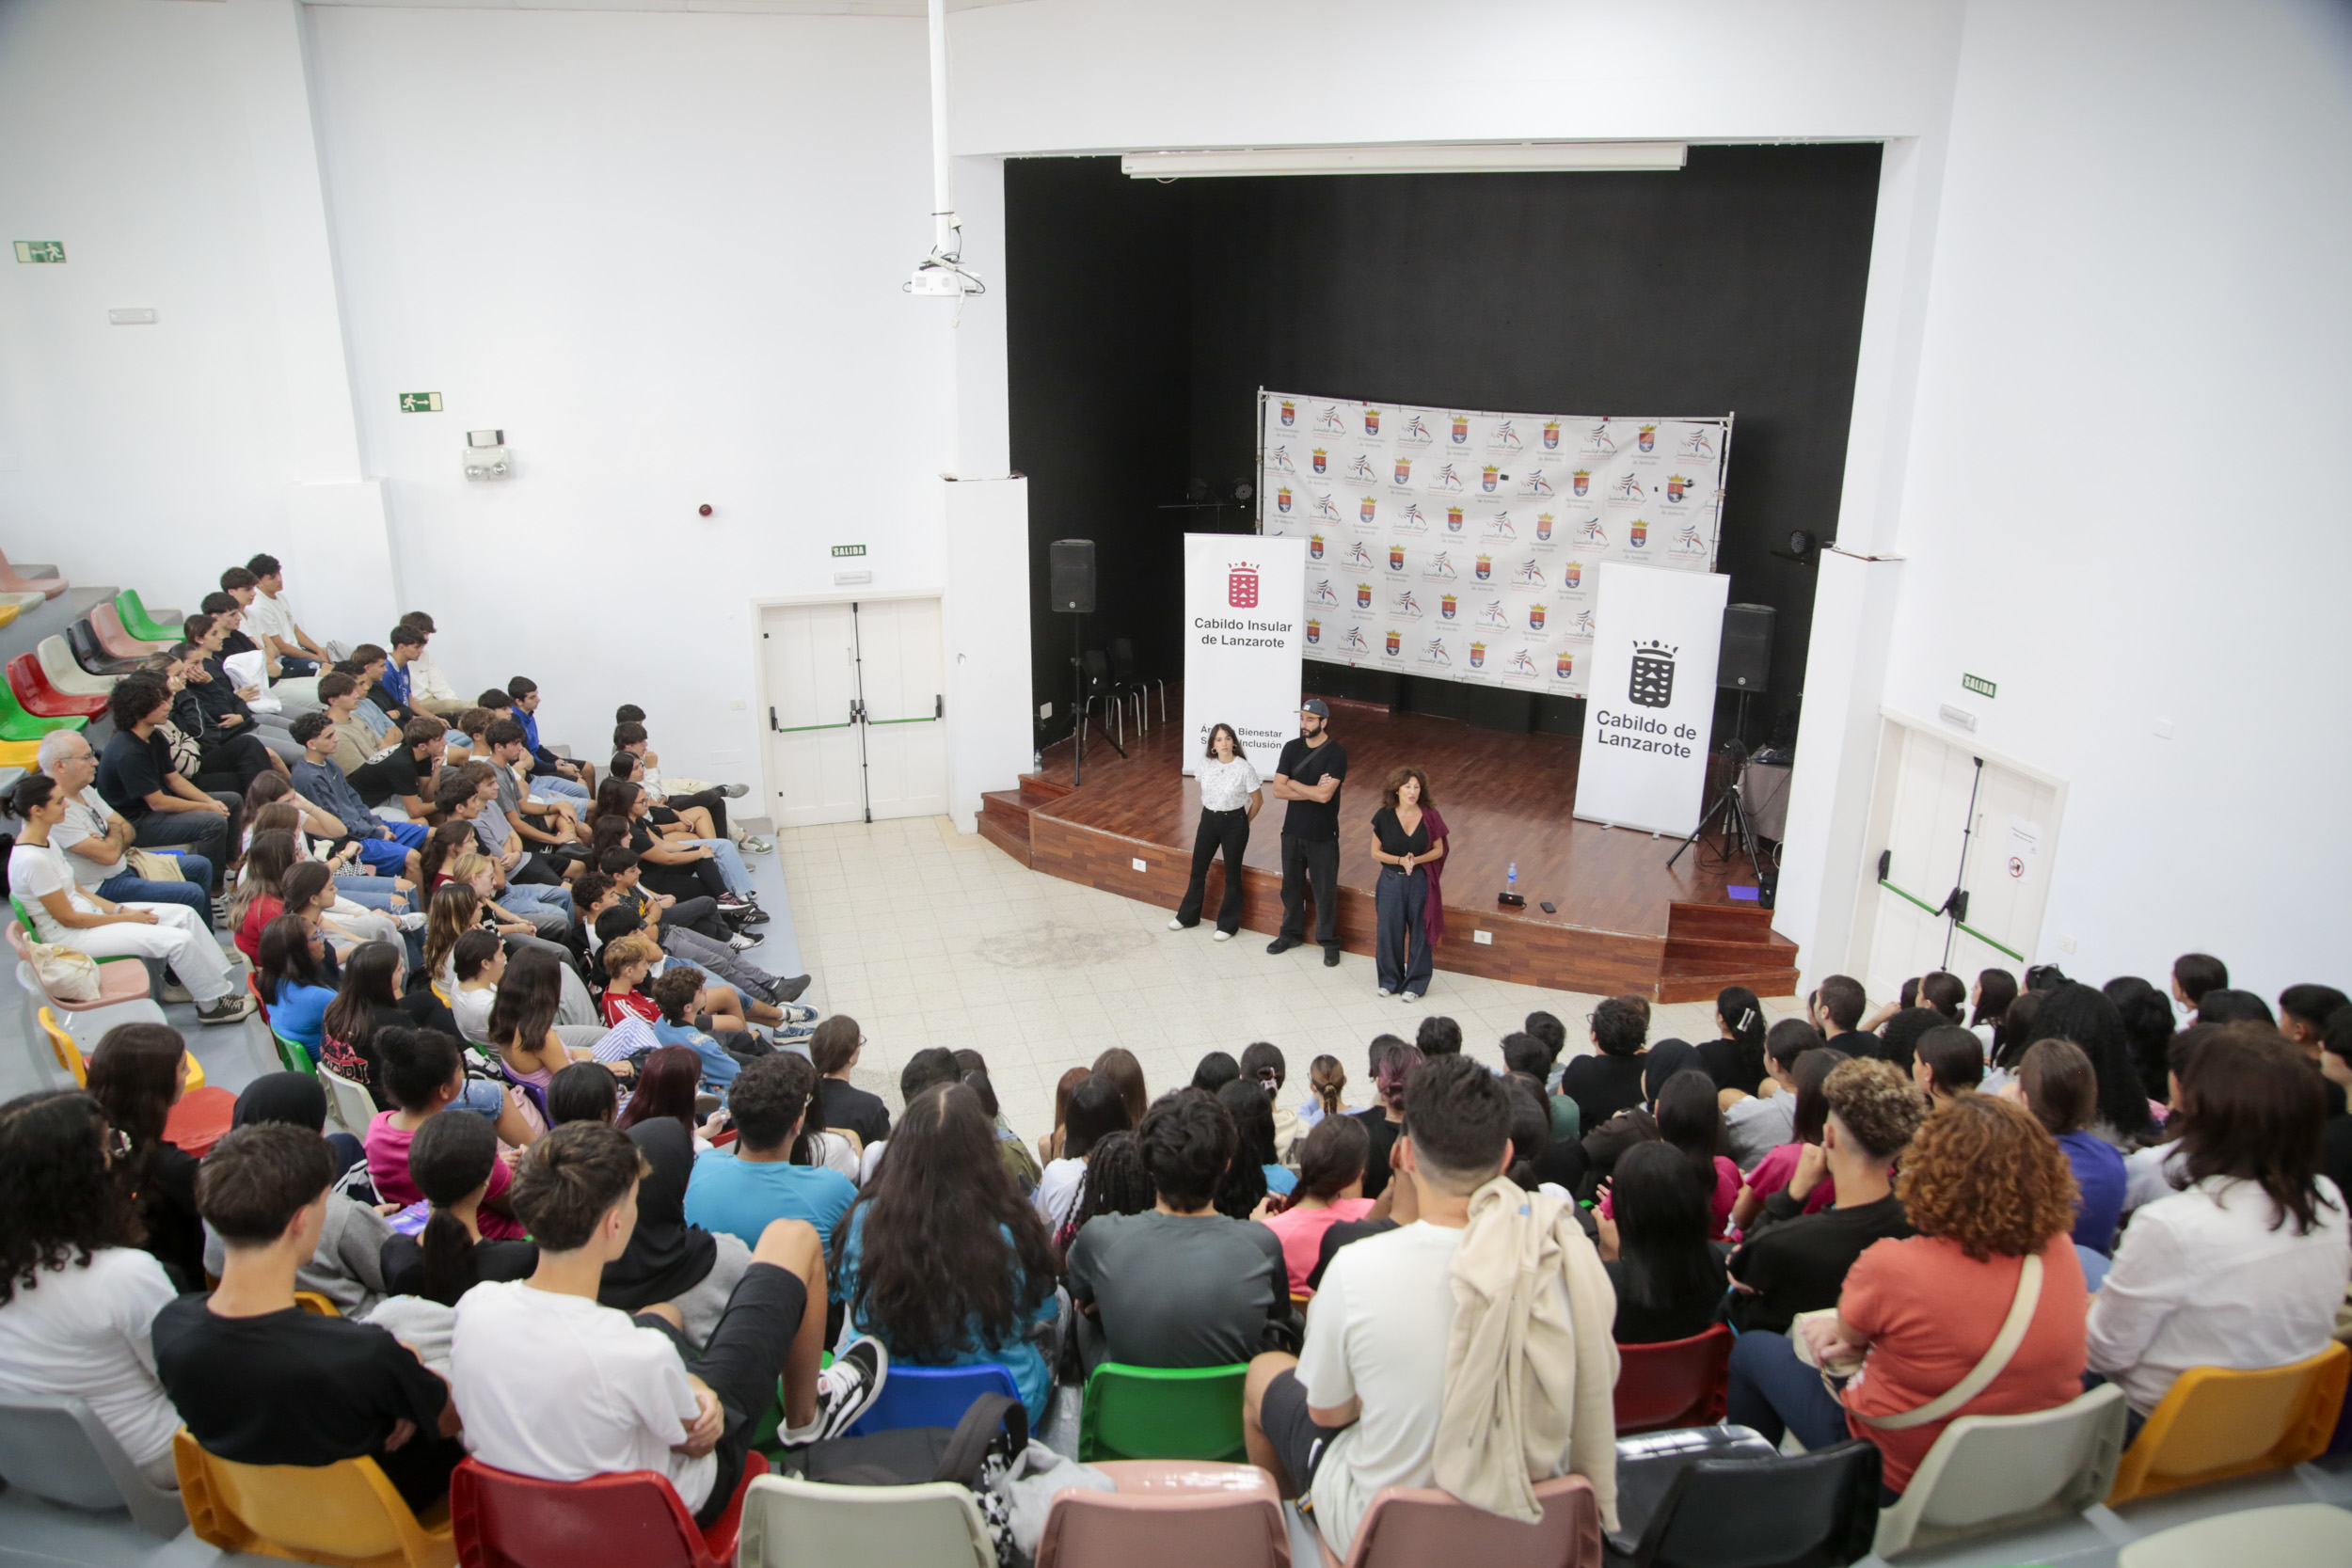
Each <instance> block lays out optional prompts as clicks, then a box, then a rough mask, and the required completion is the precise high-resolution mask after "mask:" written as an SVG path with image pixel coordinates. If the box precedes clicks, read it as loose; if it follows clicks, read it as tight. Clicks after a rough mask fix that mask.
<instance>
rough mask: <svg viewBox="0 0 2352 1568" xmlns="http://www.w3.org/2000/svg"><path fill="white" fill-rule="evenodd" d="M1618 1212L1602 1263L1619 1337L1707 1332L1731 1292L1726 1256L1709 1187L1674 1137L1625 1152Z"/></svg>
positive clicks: (1653, 1339)
mask: <svg viewBox="0 0 2352 1568" xmlns="http://www.w3.org/2000/svg"><path fill="white" fill-rule="evenodd" d="M1609 1196H1610V1198H1611V1200H1612V1204H1611V1207H1612V1210H1613V1212H1612V1214H1611V1215H1609V1216H1608V1217H1605V1218H1603V1219H1602V1220H1601V1221H1600V1257H1601V1265H1602V1267H1604V1268H1606V1269H1607V1270H1608V1271H1609V1283H1610V1284H1612V1285H1613V1286H1615V1287H1616V1291H1617V1316H1616V1323H1615V1327H1614V1329H1613V1335H1612V1337H1613V1338H1615V1340H1616V1341H1617V1343H1619V1344H1621V1345H1647V1344H1656V1343H1658V1342H1660V1341H1661V1340H1667V1339H1688V1338H1691V1337H1692V1335H1696V1334H1704V1333H1706V1332H1707V1330H1708V1326H1709V1325H1710V1324H1712V1323H1714V1321H1715V1311H1716V1308H1717V1307H1721V1306H1722V1305H1723V1299H1724V1252H1725V1251H1726V1250H1727V1249H1725V1248H1723V1247H1721V1246H1720V1245H1719V1244H1718V1243H1716V1242H1715V1239H1714V1237H1715V1230H1716V1220H1715V1217H1714V1214H1713V1212H1712V1210H1711V1209H1710V1207H1709V1205H1708V1191H1707V1189H1705V1188H1704V1187H1702V1186H1701V1185H1700V1184H1699V1183H1698V1182H1696V1181H1694V1180H1692V1178H1691V1162H1690V1160H1689V1158H1688V1157H1687V1156H1685V1155H1684V1154H1683V1153H1682V1151H1681V1150H1679V1149H1677V1148H1675V1147H1674V1146H1673V1145H1671V1144H1667V1143H1650V1144H1640V1145H1637V1146H1635V1147H1634V1148H1629V1149H1627V1150H1626V1151H1625V1157H1624V1158H1623V1159H1621V1160H1619V1161H1618V1162H1617V1170H1616V1174H1615V1175H1614V1176H1613V1177H1612V1178H1611V1179H1610V1183H1609Z"/></svg>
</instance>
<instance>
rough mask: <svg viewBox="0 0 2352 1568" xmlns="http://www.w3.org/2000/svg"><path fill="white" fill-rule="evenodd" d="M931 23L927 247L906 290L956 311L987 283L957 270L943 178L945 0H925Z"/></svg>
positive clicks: (958, 240)
mask: <svg viewBox="0 0 2352 1568" xmlns="http://www.w3.org/2000/svg"><path fill="white" fill-rule="evenodd" d="M930 24H931V230H932V231H931V249H930V255H928V256H926V257H924V258H923V261H922V264H921V265H919V266H917V267H916V268H915V269H914V277H910V278H908V279H907V281H906V285H905V288H906V292H907V293H911V294H914V295H916V296H918V297H921V298H925V299H952V300H954V301H955V302H956V313H957V314H958V315H959V316H961V314H962V312H963V302H964V300H965V299H966V298H967V297H968V296H970V295H973V294H984V293H988V286H987V285H986V284H984V283H982V282H981V281H980V280H979V279H978V278H977V277H973V276H972V275H971V274H970V273H968V272H966V271H964V270H963V222H962V220H961V219H960V218H958V217H957V216H956V203H955V198H954V197H953V196H952V195H951V194H950V193H949V190H948V182H947V0H930Z"/></svg>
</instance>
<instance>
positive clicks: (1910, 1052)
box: [1871, 1007, 1951, 1077]
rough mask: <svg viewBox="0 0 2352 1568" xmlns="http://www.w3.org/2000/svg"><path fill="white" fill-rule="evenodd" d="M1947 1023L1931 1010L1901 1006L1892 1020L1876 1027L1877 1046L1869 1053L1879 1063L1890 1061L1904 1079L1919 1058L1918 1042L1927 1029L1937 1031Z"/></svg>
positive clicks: (1936, 1012) (1939, 1014)
mask: <svg viewBox="0 0 2352 1568" xmlns="http://www.w3.org/2000/svg"><path fill="white" fill-rule="evenodd" d="M1948 1022H1951V1021H1950V1020H1948V1019H1947V1018H1946V1017H1945V1016H1944V1015H1943V1014H1942V1013H1940V1012H1938V1011H1936V1010H1935V1009H1934V1008H1933V1007H1901V1008H1898V1009H1897V1010H1896V1012H1895V1014H1894V1016H1893V1017H1891V1018H1889V1019H1888V1020H1887V1021H1886V1022H1883V1023H1882V1024H1880V1025H1879V1027H1878V1030H1877V1034H1878V1046H1877V1048H1876V1049H1875V1050H1873V1051H1872V1052H1871V1054H1872V1055H1873V1056H1876V1057H1877V1058H1878V1059H1879V1060H1880V1061H1882V1062H1892V1063H1894V1064H1895V1066H1896V1067H1897V1068H1899V1069H1901V1070H1902V1072H1903V1074H1904V1076H1906V1077H1908V1076H1909V1075H1910V1073H1911V1065H1912V1063H1914V1062H1915V1061H1917V1060H1918V1059H1919V1041H1920V1039H1921V1038H1922V1037H1924V1036H1925V1035H1926V1034H1927V1033H1928V1031H1929V1030H1931V1029H1940V1028H1942V1027H1944V1026H1945V1025H1946V1024H1947V1023H1948Z"/></svg>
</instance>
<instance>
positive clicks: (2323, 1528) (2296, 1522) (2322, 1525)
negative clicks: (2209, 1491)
mask: <svg viewBox="0 0 2352 1568" xmlns="http://www.w3.org/2000/svg"><path fill="white" fill-rule="evenodd" d="M2257 1544H2259V1545H2260V1548H2261V1549H2260V1551H2259V1552H2258V1553H2249V1547H2253V1546H2255V1545H2257ZM2257 1561H2259V1562H2260V1564H2261V1568H2344V1564H2345V1563H2347V1562H2352V1511H2347V1510H2345V1509H2341V1508H2337V1507H2334V1506H2332V1505H2331V1504H2328V1503H2289V1504H2287V1505H2286V1506H2284V1507H2282V1508H2249V1509H2244V1510H2241V1511H2240V1512H2238V1513H2217V1514H2215V1515H2214V1516H2213V1517H2211V1518H2209V1519H2199V1520H2197V1521H2196V1522H2194V1523H2193V1524H2186V1525H2175V1526H2173V1527H2172V1528H2170V1529H2168V1530H2158V1531H2157V1532H2156V1533H2155V1534H2153V1535H2147V1536H2142V1537H2141V1538H2140V1539H2138V1540H2137V1541H2135V1542H2133V1543H2132V1544H2130V1545H2128V1546H2126V1547H2124V1548H2123V1549H2122V1551H2120V1552H2118V1553H2116V1555H2115V1568H2212V1565H2213V1564H2215V1563H2217V1562H2223V1563H2229V1562H2242V1563H2247V1564H2249V1568H2250V1565H2251V1564H2253V1563H2255V1562H2257Z"/></svg>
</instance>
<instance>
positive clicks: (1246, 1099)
mask: <svg viewBox="0 0 2352 1568" xmlns="http://www.w3.org/2000/svg"><path fill="white" fill-rule="evenodd" d="M1216 1101H1217V1103H1218V1104H1220V1105H1222V1106H1224V1107H1225V1112H1226V1115H1228V1116H1230V1117H1232V1118H1233V1134H1234V1136H1235V1137H1236V1138H1238V1139H1239V1140H1240V1143H1239V1144H1238V1146H1237V1147H1236V1148H1235V1151H1234V1154H1233V1164H1232V1166H1231V1168H1229V1169H1228V1170H1227V1171H1226V1173H1225V1180H1222V1181H1220V1182H1218V1183H1217V1189H1216V1212H1218V1213H1220V1214H1224V1215H1227V1216H1229V1217H1231V1218H1232V1219H1237V1220H1246V1219H1249V1218H1251V1217H1253V1216H1254V1215H1255V1214H1256V1213H1257V1212H1258V1208H1259V1206H1260V1205H1261V1204H1263V1203H1264V1202H1265V1199H1266V1195H1267V1194H1268V1193H1275V1194H1281V1195H1287V1194H1288V1193H1289V1192H1290V1190H1291V1189H1292V1188H1293V1187H1295V1186H1296V1185H1297V1183H1298V1178H1296V1177H1295V1176H1293V1175H1292V1174H1291V1173H1290V1172H1289V1171H1287V1170H1284V1169H1283V1168H1282V1166H1281V1164H1280V1163H1279V1162H1278V1161H1277V1160H1275V1159H1274V1157H1273V1155H1274V1116H1273V1112H1272V1110H1271V1108H1270V1106H1269V1103H1268V1101H1267V1100H1266V1097H1265V1090H1263V1089H1262V1088H1260V1087H1259V1086H1258V1085H1256V1084H1254V1083H1252V1082H1250V1081H1249V1080H1248V1079H1247V1078H1236V1079H1234V1080H1233V1081H1232V1083H1230V1084H1228V1085H1225V1086H1224V1087H1223V1088H1221V1089H1219V1090H1217V1091H1216Z"/></svg>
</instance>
